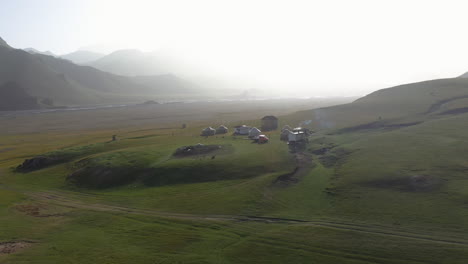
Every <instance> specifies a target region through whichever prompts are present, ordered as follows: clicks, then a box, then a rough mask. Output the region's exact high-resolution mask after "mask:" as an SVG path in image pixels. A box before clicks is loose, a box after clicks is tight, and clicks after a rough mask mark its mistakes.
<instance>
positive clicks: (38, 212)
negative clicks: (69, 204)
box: [14, 204, 63, 217]
mask: <svg viewBox="0 0 468 264" xmlns="http://www.w3.org/2000/svg"><path fill="white" fill-rule="evenodd" d="M14 208H15V209H16V210H18V211H19V212H22V213H24V214H26V215H29V216H34V217H55V216H63V214H59V213H51V212H50V211H49V208H48V207H47V206H46V205H44V204H18V205H16V206H15V207H14Z"/></svg>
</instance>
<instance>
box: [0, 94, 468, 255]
mask: <svg viewBox="0 0 468 264" xmlns="http://www.w3.org/2000/svg"><path fill="white" fill-rule="evenodd" d="M418 87H419V86H418ZM418 89H422V88H418ZM458 89H459V88H454V90H450V91H449V92H448V93H447V94H444V95H442V94H440V95H439V96H440V98H439V99H437V100H432V99H431V100H429V99H428V101H427V103H426V104H424V105H420V106H415V107H414V110H412V109H413V107H410V108H404V107H400V108H398V111H396V110H394V111H395V112H394V113H393V114H392V115H391V118H390V119H385V117H384V118H383V121H385V122H387V121H388V122H393V123H399V122H401V120H405V121H406V120H408V119H414V120H419V121H423V123H420V124H417V125H414V126H409V127H403V128H399V129H395V128H392V129H388V128H384V127H382V128H378V129H367V130H366V129H364V130H358V131H354V132H353V131H352V132H347V133H335V132H336V130H334V129H332V130H321V131H319V133H318V134H317V135H315V136H314V142H312V143H311V144H310V145H309V146H310V148H311V149H312V150H313V149H317V148H320V147H323V146H332V145H334V146H335V147H334V148H333V149H332V150H331V151H329V152H328V153H327V154H323V155H319V154H313V156H312V159H313V161H314V164H315V167H314V168H313V169H312V170H310V171H309V172H308V173H306V175H304V177H303V178H301V180H300V181H299V183H298V184H292V185H289V186H277V185H275V184H273V182H274V180H275V179H276V177H277V176H278V175H280V174H283V173H284V172H288V171H291V170H292V168H293V167H294V164H293V163H292V162H291V156H290V155H289V154H288V150H287V147H286V146H285V145H284V143H282V142H279V141H278V140H277V138H278V135H277V134H275V133H272V134H271V135H270V136H271V138H272V142H271V143H269V144H267V145H262V146H259V145H254V144H250V143H249V142H248V141H244V140H241V139H233V138H231V137H230V136H229V137H225V138H209V139H202V138H199V137H196V136H195V135H196V134H198V132H199V129H200V127H201V126H203V125H204V124H200V127H193V128H189V129H187V130H180V129H172V130H171V129H164V130H158V129H154V130H145V131H141V129H140V130H139V131H137V129H134V130H133V129H131V128H130V129H128V130H127V131H126V132H124V133H122V136H121V140H120V141H118V142H113V143H102V142H103V141H105V140H106V139H107V138H108V135H109V134H111V133H112V132H111V131H106V130H100V131H92V132H85V131H83V132H81V133H79V134H75V133H61V134H60V135H54V138H55V139H56V140H54V141H53V142H51V141H48V142H46V144H44V141H45V139H47V138H50V137H51V136H52V134H53V133H54V132H52V131H51V132H49V135H44V134H39V135H37V136H34V137H31V136H21V135H17V136H12V135H11V136H5V137H2V139H3V140H4V142H5V145H4V146H2V148H3V147H5V148H8V147H12V146H13V145H14V147H15V149H14V150H12V151H8V152H6V153H8V155H3V156H2V157H1V159H0V165H1V167H2V168H3V172H2V173H3V175H0V184H3V185H6V186H9V188H17V189H18V191H15V189H13V190H11V189H10V190H5V189H0V195H1V197H2V199H0V200H1V201H2V204H1V208H2V211H0V215H1V217H0V222H1V223H2V224H1V225H0V226H3V231H4V232H0V233H1V234H2V237H1V239H2V240H4V241H7V240H11V239H31V240H37V241H38V242H39V243H37V244H34V245H33V246H32V247H31V248H30V249H28V250H25V251H23V252H20V253H18V254H14V255H10V256H0V261H1V260H4V261H10V262H11V263H17V262H18V263H21V262H24V263H28V262H33V263H51V262H69V263H86V262H92V261H95V260H96V259H98V260H99V262H101V263H128V262H129V261H132V262H138V263H154V262H155V261H156V263H177V262H179V263H285V262H289V263H465V262H466V261H465V260H466V259H467V258H468V246H467V245H466V244H456V243H455V244H454V243H445V242H441V241H439V242H437V241H433V240H427V239H416V238H411V237H404V236H401V235H395V234H418V235H420V236H427V237H430V238H431V239H436V240H437V239H440V240H447V241H452V240H459V241H465V240H466V239H467V237H466V235H465V234H466V232H467V231H468V225H467V223H468V208H467V207H466V202H467V201H468V200H467V197H468V193H467V191H466V190H468V186H467V184H468V182H467V181H466V179H465V178H466V177H465V174H466V169H467V166H468V164H467V162H466V154H465V151H464V150H465V149H466V148H467V147H468V146H465V144H467V142H468V141H467V139H468V138H467V136H466V133H465V132H464V131H465V130H466V129H467V125H466V124H467V122H466V121H467V120H466V119H467V118H468V115H466V114H461V115H437V111H442V109H440V110H438V109H436V110H435V111H434V112H433V113H428V114H422V111H426V110H427V109H429V108H430V107H431V105H433V104H435V103H437V102H439V101H441V100H444V98H451V97H454V95H455V93H457V94H456V95H457V96H460V95H463V93H462V92H460V91H459V90H458ZM454 91H456V92H454ZM467 94H468V93H467ZM429 95H430V93H429ZM371 99H372V98H371ZM369 100H370V99H369ZM379 100H380V99H379ZM392 100H394V99H392ZM395 100H396V99H395ZM372 101H378V100H374V99H372ZM464 101H466V100H464V99H460V101H457V100H455V101H452V102H450V104H447V107H454V106H453V105H455V107H457V108H458V107H466V106H465V105H464V103H463V102H464ZM423 102H424V100H423ZM455 102H456V103H455ZM357 103H358V104H361V103H360V102H357ZM366 104H367V103H366ZM381 104H382V102H379V105H381ZM346 107H349V106H346ZM337 109H338V110H337ZM339 109H341V107H337V108H332V109H331V110H327V111H331V113H332V114H333V115H337V113H339V112H340V111H339ZM356 111H357V112H353V111H346V112H341V116H340V120H346V122H345V124H341V123H339V122H340V121H339V120H332V121H333V122H335V124H339V125H334V126H333V128H339V127H346V126H352V125H357V124H362V123H365V122H368V121H369V120H370V121H374V119H373V117H372V119H368V120H367V119H366V118H367V117H365V116H364V117H363V119H361V118H358V119H356V120H352V118H353V117H354V116H356V115H358V114H357V113H359V111H360V110H359V111H358V110H356ZM382 111H383V110H382ZM406 113H412V115H411V116H409V117H408V116H405V115H406ZM332 114H330V116H332ZM301 115H302V116H301ZM374 115H375V113H374ZM358 116H359V117H361V115H358ZM369 116H371V115H369ZM399 116H402V118H397V117H399ZM303 117H304V112H302V113H299V114H298V115H294V116H290V117H286V118H283V119H282V123H289V122H294V121H293V120H300V119H301V118H303ZM288 118H289V121H288ZM285 119H286V120H285ZM365 119H366V120H365ZM302 120H307V119H305V118H304V119H302ZM322 121H327V120H324V119H322ZM172 133H174V136H172ZM85 142H86V143H85ZM198 142H202V143H209V144H214V143H216V144H221V143H222V144H226V143H227V144H231V145H232V146H233V148H234V152H233V153H230V154H226V155H225V156H223V155H219V156H217V157H216V159H214V160H211V159H209V158H205V159H177V160H174V159H168V158H169V157H170V153H171V152H172V151H173V150H174V149H175V148H176V147H178V146H180V145H184V144H193V143H198ZM91 143H98V144H97V145H94V147H91V148H88V151H84V152H83V153H81V154H79V155H76V156H75V158H74V159H73V161H71V162H70V163H68V165H67V164H62V165H57V166H54V167H51V168H47V169H43V170H40V171H36V172H32V173H27V174H15V173H12V172H9V170H8V168H9V167H12V166H15V165H17V164H19V163H20V162H21V161H22V160H23V159H24V158H25V157H29V156H32V155H35V154H40V153H47V152H50V151H53V150H55V149H57V148H61V147H62V148H65V149H67V151H68V150H69V149H70V147H73V146H75V145H76V146H86V145H89V144H91ZM83 149H86V148H83V147H78V148H75V151H76V150H83ZM89 149H92V150H91V151H89ZM342 149H344V150H346V151H340V150H342ZM78 152H79V151H78ZM332 155H333V156H334V157H335V158H334V159H330V156H332ZM85 157H89V158H91V159H93V160H95V161H96V162H105V163H106V162H108V163H109V165H110V166H111V165H121V164H123V163H127V162H128V161H129V160H130V158H131V159H135V160H137V161H138V164H139V166H149V167H158V166H163V167H164V166H177V167H179V166H182V167H183V166H189V167H190V168H195V169H196V168H197V167H215V166H211V165H213V164H220V165H222V167H223V168H224V169H225V170H226V175H235V174H236V172H237V171H239V172H241V173H242V172H243V171H248V170H251V169H252V168H255V169H256V170H257V171H256V173H257V172H258V174H259V175H257V176H255V177H252V176H250V177H239V178H236V179H226V180H218V181H207V182H198V183H190V184H185V183H183V184H173V185H166V186H158V187H147V186H144V185H143V184H141V183H140V182H135V183H133V184H130V185H125V186H121V187H114V188H110V189H104V190H96V189H92V190H90V189H80V188H75V187H73V186H70V185H67V184H65V177H66V175H67V174H68V173H70V171H71V170H72V166H70V165H71V164H73V162H76V161H77V160H80V159H83V158H85ZM324 160H327V161H328V163H327V162H324ZM262 167H266V168H269V169H268V170H264V169H262ZM230 171H232V172H230ZM219 173H220V174H221V175H224V172H222V171H220V172H219ZM421 175H422V176H424V177H427V178H428V179H429V181H428V183H427V186H426V185H425V184H426V183H424V182H423V185H422V187H421V186H418V185H416V187H415V186H413V185H412V184H414V183H412V182H411V181H410V180H409V179H413V178H412V177H419V176H421ZM425 179H426V178H425ZM416 184H418V183H416ZM419 187H421V188H419ZM51 190H53V191H59V192H60V193H61V194H63V195H66V196H68V197H71V198H73V199H77V200H82V201H85V202H88V203H89V204H94V203H102V204H117V205H120V206H130V207H136V208H147V209H152V210H157V211H165V212H177V213H193V214H197V215H198V214H202V215H203V214H204V215H210V214H223V215H258V216H270V217H284V218H294V219H306V220H312V221H322V222H326V223H337V224H343V225H345V227H346V228H344V229H343V228H337V227H336V226H323V225H313V224H309V223H305V224H285V223H255V222H236V221H221V220H219V221H200V220H183V221H182V220H169V219H165V218H158V217H154V216H145V215H135V214H131V213H129V214H123V213H119V212H99V211H87V210H83V209H78V208H75V209H68V210H69V211H67V212H66V213H65V214H64V216H62V217H56V218H54V217H52V218H38V217H31V216H27V215H24V214H22V213H20V212H18V210H15V206H16V205H18V204H24V203H37V202H40V201H35V200H29V199H31V198H28V197H27V196H25V195H23V194H22V193H23V191H26V194H27V193H30V192H44V191H45V192H49V191H51ZM49 206H51V205H49ZM50 210H55V209H54V208H52V209H50ZM56 210H64V209H56ZM313 223H315V222H313ZM361 226H362V228H364V227H365V228H367V229H369V230H370V231H371V232H368V231H366V232H362V231H359V229H360V228H361ZM367 229H366V230H367ZM387 232H390V233H391V234H393V235H388V233H387ZM122 248H126V249H127V250H125V251H123V250H121V249H122ZM252 249H255V250H252ZM7 263H8V262H7Z"/></svg>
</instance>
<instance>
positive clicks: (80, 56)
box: [60, 50, 105, 64]
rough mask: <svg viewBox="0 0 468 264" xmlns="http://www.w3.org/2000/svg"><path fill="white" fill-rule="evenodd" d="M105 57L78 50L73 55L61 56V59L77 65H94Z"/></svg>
mask: <svg viewBox="0 0 468 264" xmlns="http://www.w3.org/2000/svg"><path fill="white" fill-rule="evenodd" d="M104 56H105V54H102V53H97V52H93V51H88V50H78V51H75V52H72V53H68V54H64V55H61V56H60V58H62V59H66V60H69V61H71V62H73V63H76V64H86V63H92V62H94V61H96V60H98V59H100V58H102V57H104Z"/></svg>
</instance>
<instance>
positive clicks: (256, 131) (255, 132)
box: [249, 127, 262, 138]
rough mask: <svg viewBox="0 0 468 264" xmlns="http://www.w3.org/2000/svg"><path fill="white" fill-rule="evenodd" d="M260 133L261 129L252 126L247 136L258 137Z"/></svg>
mask: <svg viewBox="0 0 468 264" xmlns="http://www.w3.org/2000/svg"><path fill="white" fill-rule="evenodd" d="M261 133H262V131H260V129H258V128H256V127H252V129H250V131H249V138H258V136H260V134H261Z"/></svg>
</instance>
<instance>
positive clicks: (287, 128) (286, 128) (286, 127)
mask: <svg viewBox="0 0 468 264" xmlns="http://www.w3.org/2000/svg"><path fill="white" fill-rule="evenodd" d="M284 130H292V128H291V127H290V126H288V125H285V126H284V127H283V129H281V131H284Z"/></svg>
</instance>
